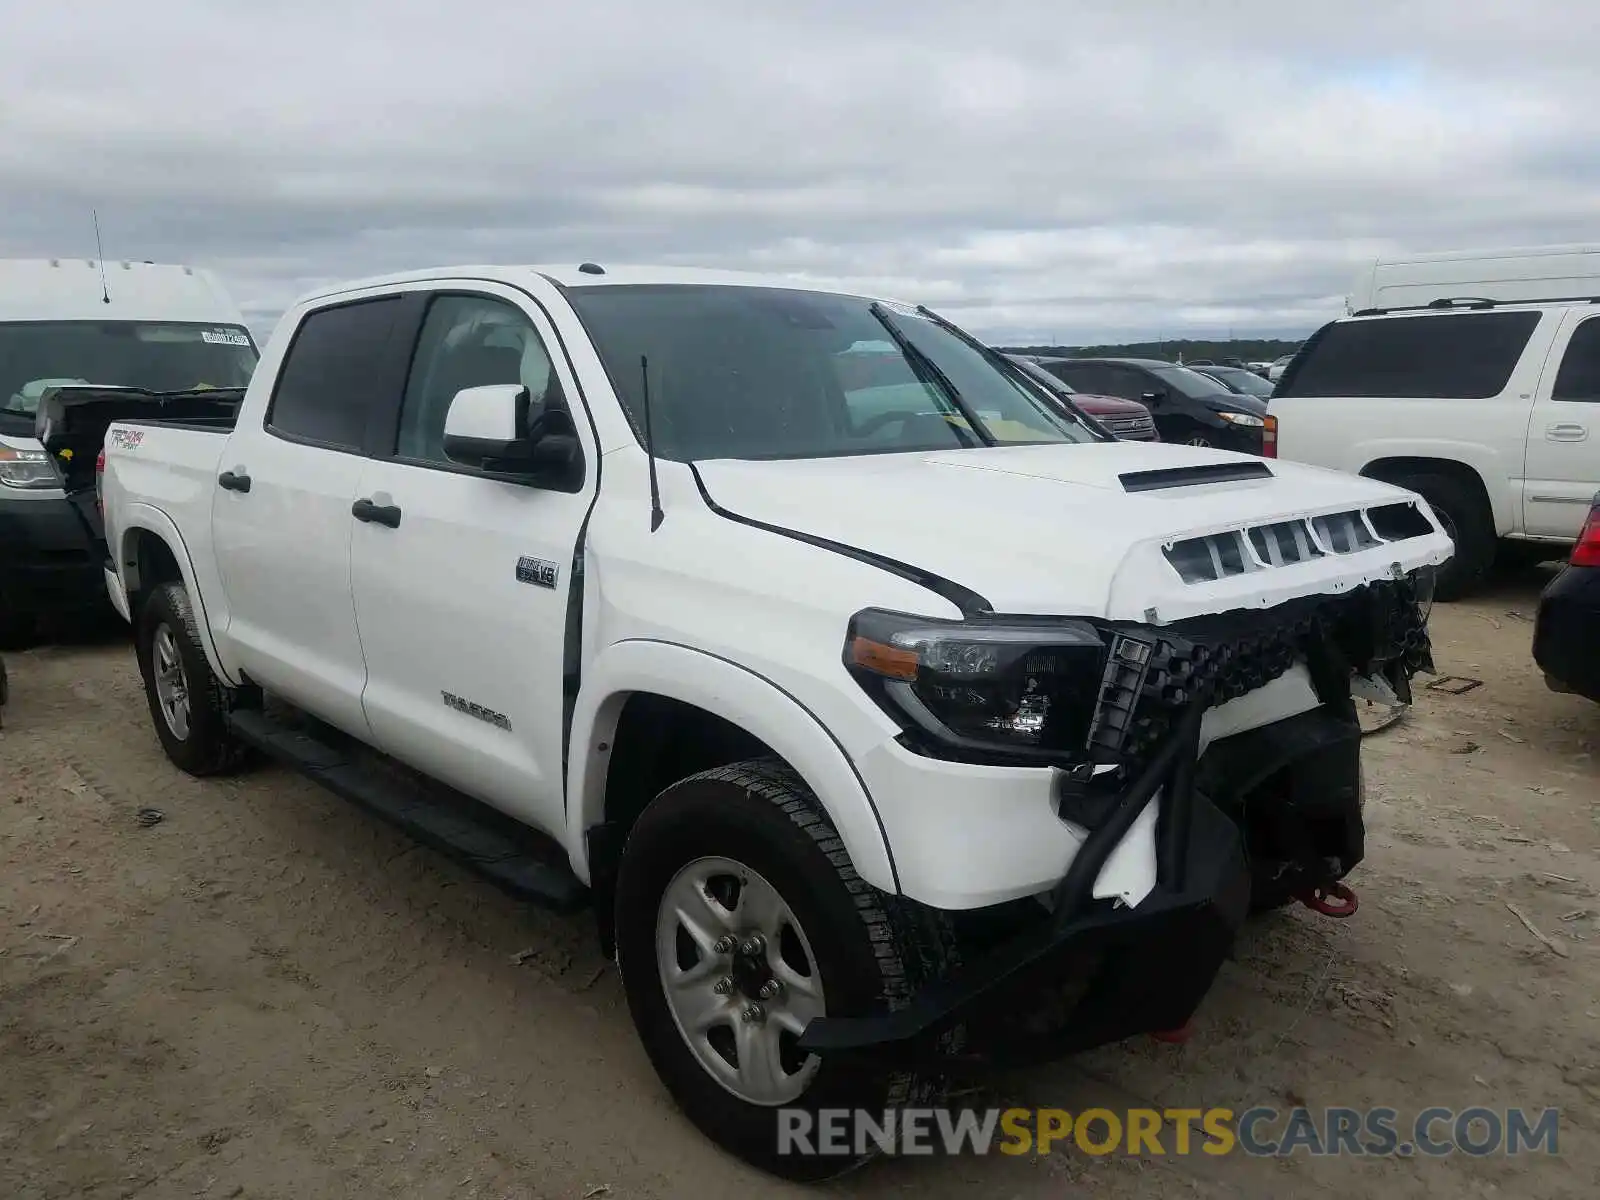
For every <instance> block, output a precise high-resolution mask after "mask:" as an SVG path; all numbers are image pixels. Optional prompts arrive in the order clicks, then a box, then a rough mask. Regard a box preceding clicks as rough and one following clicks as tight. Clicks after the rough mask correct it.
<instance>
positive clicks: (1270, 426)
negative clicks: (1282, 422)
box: [1261, 416, 1278, 458]
mask: <svg viewBox="0 0 1600 1200" xmlns="http://www.w3.org/2000/svg"><path fill="white" fill-rule="evenodd" d="M1265 419H1266V422H1267V424H1266V428H1264V429H1262V431H1261V454H1262V456H1263V457H1264V458H1277V457H1278V418H1277V417H1273V416H1268V417H1267V418H1265Z"/></svg>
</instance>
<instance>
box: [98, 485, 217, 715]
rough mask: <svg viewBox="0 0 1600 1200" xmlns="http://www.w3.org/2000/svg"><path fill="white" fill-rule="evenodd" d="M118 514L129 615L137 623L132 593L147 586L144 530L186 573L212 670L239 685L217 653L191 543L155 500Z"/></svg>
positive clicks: (120, 577)
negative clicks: (141, 557)
mask: <svg viewBox="0 0 1600 1200" xmlns="http://www.w3.org/2000/svg"><path fill="white" fill-rule="evenodd" d="M118 516H119V517H120V518H121V520H120V522H119V525H120V528H119V529H118V530H117V535H116V536H117V543H116V544H117V560H116V571H117V586H118V587H120V588H121V589H122V594H123V597H124V600H125V602H126V604H127V607H128V612H129V616H130V619H131V620H132V621H133V622H135V623H137V621H138V619H139V614H138V613H137V612H135V611H134V610H133V593H134V592H135V591H138V590H140V589H141V588H142V587H143V586H144V585H143V583H142V582H141V581H140V579H139V578H138V569H139V561H138V556H137V553H136V550H135V547H136V545H137V538H138V535H139V533H140V532H141V531H143V532H146V533H149V534H152V535H154V536H155V537H158V538H160V539H161V541H162V542H164V543H165V544H166V547H167V549H168V550H170V551H171V552H172V557H173V560H174V561H175V562H176V563H177V564H178V572H179V574H181V575H182V576H183V586H184V588H185V590H187V591H188V593H189V603H190V605H191V607H192V608H193V609H194V615H195V620H196V621H197V622H198V623H199V626H200V646H201V648H202V649H203V650H204V651H205V654H206V661H207V662H208V663H210V664H211V670H212V672H213V673H214V674H215V675H216V677H217V678H218V679H220V680H223V681H224V682H226V683H228V684H230V685H232V686H234V687H237V686H238V685H239V680H238V679H237V678H235V677H234V676H232V675H231V674H230V673H229V672H228V670H227V668H225V667H224V666H223V664H222V658H221V656H220V655H219V654H218V653H217V646H216V642H215V641H214V640H213V639H212V636H211V616H212V614H211V612H210V611H209V610H208V609H207V607H206V594H205V592H204V591H202V590H201V588H200V584H199V580H198V578H197V576H196V574H195V568H194V557H193V555H191V554H190V552H189V547H188V544H187V543H185V542H184V540H183V534H181V533H179V532H178V526H177V524H176V523H175V522H174V521H173V519H172V518H171V517H169V516H168V515H167V514H166V513H164V512H162V511H161V510H160V509H159V508H157V507H155V506H154V505H153V504H146V503H143V502H142V501H135V502H133V503H131V504H129V505H127V507H126V508H125V509H124V510H123V511H122V512H120V513H119V514H118Z"/></svg>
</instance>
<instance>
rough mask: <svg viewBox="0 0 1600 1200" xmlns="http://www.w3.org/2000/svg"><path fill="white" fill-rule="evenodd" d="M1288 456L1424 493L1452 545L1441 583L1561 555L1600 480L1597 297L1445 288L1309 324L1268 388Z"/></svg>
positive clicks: (1446, 592) (1453, 585)
mask: <svg viewBox="0 0 1600 1200" xmlns="http://www.w3.org/2000/svg"><path fill="white" fill-rule="evenodd" d="M1272 412H1273V415H1274V416H1276V417H1277V418H1278V454H1279V456H1280V457H1282V458H1289V459H1297V460H1299V461H1300V462H1306V463H1314V464H1316V465H1318V466H1325V467H1333V468H1336V469H1339V470H1343V471H1350V472H1354V473H1357V474H1361V475H1367V476H1371V477H1373V478H1377V479H1383V480H1386V481H1388V482H1391V483H1397V484H1400V485H1401V486H1403V487H1406V488H1410V489H1411V490H1413V491H1416V492H1420V493H1421V494H1422V495H1423V496H1425V497H1427V499H1428V503H1429V504H1430V505H1431V506H1432V507H1433V510H1434V512H1435V513H1437V514H1438V516H1439V517H1440V519H1441V520H1442V521H1443V522H1444V525H1445V528H1446V530H1447V531H1448V532H1449V534H1450V536H1451V538H1452V539H1453V540H1454V542H1455V547H1456V552H1455V557H1454V558H1453V559H1452V561H1451V562H1450V564H1449V565H1448V566H1447V567H1446V568H1445V569H1444V571H1442V572H1441V573H1440V577H1439V581H1438V595H1439V597H1440V598H1441V599H1452V598H1456V597H1459V596H1461V595H1464V594H1465V593H1467V592H1469V591H1470V590H1472V588H1473V587H1474V586H1475V585H1476V584H1477V583H1478V582H1479V581H1481V580H1482V578H1483V577H1484V575H1485V574H1486V572H1487V571H1488V569H1489V567H1490V566H1491V565H1492V564H1493V563H1494V561H1495V558H1496V556H1497V554H1505V553H1507V552H1510V553H1516V554H1525V555H1527V556H1529V557H1533V558H1548V557H1556V556H1558V555H1560V554H1562V553H1564V552H1565V549H1566V548H1567V547H1568V546H1570V545H1571V544H1572V542H1573V541H1574V540H1575V539H1576V538H1577V536H1578V531H1579V529H1580V528H1581V527H1582V525H1583V521H1584V517H1585V515H1586V514H1587V513H1588V511H1589V504H1590V501H1591V500H1592V499H1593V497H1594V494H1595V492H1596V490H1597V489H1600V307H1597V305H1596V304H1595V303H1593V302H1591V301H1588V300H1577V301H1571V300H1562V301H1547V302H1540V303H1533V302H1523V303H1500V302H1496V301H1492V300H1474V299H1468V300H1439V301H1435V302H1433V303H1432V304H1429V305H1425V306H1421V307H1416V308H1393V309H1369V310H1366V311H1363V312H1357V313H1355V314H1354V315H1352V316H1349V317H1345V318H1342V319H1340V320H1337V321H1333V322H1330V323H1329V324H1328V325H1325V326H1324V327H1323V328H1322V329H1321V330H1319V331H1318V332H1317V333H1316V334H1314V335H1313V336H1312V338H1311V339H1310V340H1309V341H1308V342H1307V343H1306V345H1305V347H1304V348H1303V349H1302V350H1301V351H1300V353H1299V354H1298V355H1297V356H1296V358H1295V361H1294V363H1293V364H1292V365H1291V366H1290V368H1289V370H1288V371H1286V372H1285V373H1284V376H1283V378H1282V380H1281V381H1280V382H1279V384H1278V388H1277V391H1276V392H1275V393H1274V394H1273V397H1272Z"/></svg>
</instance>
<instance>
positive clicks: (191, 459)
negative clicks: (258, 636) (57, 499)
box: [102, 420, 231, 671]
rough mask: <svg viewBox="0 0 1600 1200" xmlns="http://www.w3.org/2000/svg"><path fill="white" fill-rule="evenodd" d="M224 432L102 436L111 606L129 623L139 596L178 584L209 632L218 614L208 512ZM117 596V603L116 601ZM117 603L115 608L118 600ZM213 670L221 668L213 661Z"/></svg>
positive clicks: (132, 426) (129, 425) (166, 425)
mask: <svg viewBox="0 0 1600 1200" xmlns="http://www.w3.org/2000/svg"><path fill="white" fill-rule="evenodd" d="M230 434H231V429H228V428H221V427H215V426H211V425H208V424H206V423H204V422H200V423H196V422H194V421H192V420H191V421H179V422H165V421H118V422H115V423H113V424H112V425H111V426H110V427H109V428H108V429H107V431H106V441H105V474H104V477H103V481H102V496H103V502H104V507H105V530H106V545H107V552H108V554H109V556H110V559H111V563H110V567H111V569H113V570H114V571H115V579H114V580H112V579H109V578H108V579H107V587H109V588H111V589H112V590H113V594H112V602H113V603H114V604H116V605H117V607H118V609H119V610H120V611H123V612H124V615H125V616H128V617H130V619H136V617H137V608H136V605H137V602H138V597H139V595H140V594H141V593H142V592H144V591H145V590H147V589H149V588H150V587H153V586H155V585H156V584H158V583H162V582H166V581H168V580H173V579H176V580H181V581H182V582H183V583H184V584H185V586H186V587H187V588H188V589H189V593H190V596H191V597H192V598H193V599H194V600H195V601H196V603H197V611H196V615H197V616H198V617H200V618H201V620H200V624H201V629H202V635H203V639H204V641H205V642H206V643H207V646H206V648H207V652H208V656H211V657H213V658H214V657H215V649H214V647H213V646H212V645H211V644H210V636H209V634H210V625H211V624H212V622H217V621H219V619H220V618H221V617H222V615H223V614H224V613H225V611H226V597H225V596H224V594H223V590H222V581H221V577H220V575H219V574H218V572H217V566H216V557H215V555H214V553H213V551H212V544H211V505H212V501H213V497H214V495H215V492H216V488H217V473H218V471H219V469H220V468H219V466H218V464H219V462H220V461H221V459H222V455H223V451H224V450H225V449H226V448H227V445H228V439H229V436H230ZM118 592H120V593H121V594H120V596H119V595H118V594H117V593H118ZM119 600H120V601H121V603H118V601H119ZM213 669H215V670H219V671H220V669H221V665H220V663H219V662H214V663H213Z"/></svg>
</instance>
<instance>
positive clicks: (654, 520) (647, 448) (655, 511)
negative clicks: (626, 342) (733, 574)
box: [639, 354, 667, 533]
mask: <svg viewBox="0 0 1600 1200" xmlns="http://www.w3.org/2000/svg"><path fill="white" fill-rule="evenodd" d="M639 374H640V376H641V377H642V378H643V381H644V392H643V396H644V399H643V402H642V404H643V408H644V452H645V453H646V454H647V455H649V456H650V532H651V533H654V532H655V531H656V530H658V529H660V528H661V522H662V521H664V520H666V516H667V514H666V513H664V512H662V511H661V481H660V480H658V479H657V478H656V435H655V430H654V428H653V426H652V425H651V423H650V359H649V358H648V357H646V356H645V355H643V354H641V355H640V356H639Z"/></svg>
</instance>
